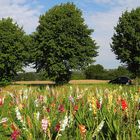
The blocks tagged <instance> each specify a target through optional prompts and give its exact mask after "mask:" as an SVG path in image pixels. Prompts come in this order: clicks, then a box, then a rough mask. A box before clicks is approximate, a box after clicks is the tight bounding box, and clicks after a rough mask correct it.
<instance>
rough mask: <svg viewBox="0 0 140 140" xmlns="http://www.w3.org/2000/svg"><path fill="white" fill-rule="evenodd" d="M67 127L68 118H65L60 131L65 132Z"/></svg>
mask: <svg viewBox="0 0 140 140" xmlns="http://www.w3.org/2000/svg"><path fill="white" fill-rule="evenodd" d="M66 126H68V117H67V115H66V116H65V118H64V120H63V121H61V126H60V131H64V130H65V128H66Z"/></svg>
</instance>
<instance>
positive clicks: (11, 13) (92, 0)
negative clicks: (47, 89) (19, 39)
mask: <svg viewBox="0 0 140 140" xmlns="http://www.w3.org/2000/svg"><path fill="white" fill-rule="evenodd" d="M65 2H73V3H75V4H76V5H77V7H78V8H80V9H81V10H82V12H83V17H84V19H85V22H86V24H87V25H88V26H89V28H92V29H94V33H93V35H92V37H93V39H95V40H96V43H97V45H98V46H99V50H98V52H99V56H98V57H96V58H95V59H96V63H97V64H101V65H103V66H104V67H105V68H107V69H108V68H109V69H110V68H117V67H118V66H119V65H121V64H120V63H119V61H118V60H116V59H115V55H114V54H113V52H111V49H110V43H111V37H112V35H113V32H114V29H113V28H114V26H116V24H117V21H118V18H119V16H121V14H122V12H123V11H125V10H128V11H130V10H131V9H132V8H136V7H138V6H140V0H0V18H5V17H12V18H13V19H14V21H16V22H17V23H18V24H19V25H20V26H23V28H24V30H25V31H26V32H27V33H28V34H29V33H31V32H33V31H35V29H36V27H37V25H38V19H39V16H40V15H41V14H43V13H45V12H46V11H47V10H48V9H50V8H52V7H53V6H54V5H56V4H60V3H65ZM28 70H31V69H30V68H28Z"/></svg>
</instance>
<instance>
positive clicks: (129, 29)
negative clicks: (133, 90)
mask: <svg viewBox="0 0 140 140" xmlns="http://www.w3.org/2000/svg"><path fill="white" fill-rule="evenodd" d="M139 31H140V8H136V9H133V10H132V11H131V12H128V11H125V12H124V13H123V14H122V16H121V17H120V18H119V22H118V24H117V26H116V27H115V33H114V35H113V37H112V44H111V48H112V51H113V52H114V53H115V54H116V56H117V59H119V60H121V62H123V63H125V64H126V65H127V66H128V69H129V70H130V71H131V72H133V73H134V74H135V75H136V76H139V75H140V43H139V42H140V32H139Z"/></svg>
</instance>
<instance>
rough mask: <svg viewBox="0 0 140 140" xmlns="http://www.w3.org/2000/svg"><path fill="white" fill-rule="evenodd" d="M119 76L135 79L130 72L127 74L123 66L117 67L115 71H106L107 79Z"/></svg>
mask: <svg viewBox="0 0 140 140" xmlns="http://www.w3.org/2000/svg"><path fill="white" fill-rule="evenodd" d="M120 76H126V77H130V78H135V77H134V75H133V74H132V73H131V72H129V71H128V70H127V68H126V67H124V66H119V67H118V68H117V69H110V70H108V76H107V77H108V79H115V78H116V77H120Z"/></svg>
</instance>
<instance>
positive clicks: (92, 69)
mask: <svg viewBox="0 0 140 140" xmlns="http://www.w3.org/2000/svg"><path fill="white" fill-rule="evenodd" d="M104 72H105V70H104V67H103V66H102V65H100V64H97V65H90V66H89V67H87V68H86V70H85V75H86V79H103V74H104Z"/></svg>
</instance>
